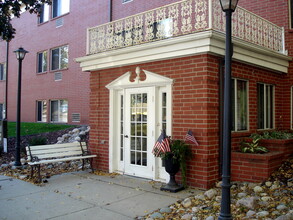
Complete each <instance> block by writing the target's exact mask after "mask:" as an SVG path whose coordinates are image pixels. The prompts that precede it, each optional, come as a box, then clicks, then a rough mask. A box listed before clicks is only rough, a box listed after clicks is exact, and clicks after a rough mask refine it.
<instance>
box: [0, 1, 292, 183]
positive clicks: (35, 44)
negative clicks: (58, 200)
mask: <svg viewBox="0 0 293 220" xmlns="http://www.w3.org/2000/svg"><path fill="white" fill-rule="evenodd" d="M78 2H79V1H77V0H71V5H70V13H69V14H66V15H64V16H62V18H63V19H64V20H63V22H64V24H63V26H62V27H59V28H56V26H55V25H56V20H57V19H51V20H50V21H48V22H46V23H44V24H41V25H38V24H37V18H36V16H32V15H30V14H28V13H24V14H22V16H21V18H20V19H21V20H14V21H13V24H14V26H15V28H16V29H17V35H16V38H15V39H14V40H13V41H12V42H11V43H10V47H9V48H10V50H9V78H8V79H9V95H8V120H11V121H13V120H15V115H16V82H17V77H16V73H17V65H16V64H17V62H16V59H15V57H14V54H13V52H12V51H13V50H15V49H17V48H18V47H19V46H23V47H24V48H25V49H26V50H29V51H30V53H29V54H28V55H27V57H26V58H25V60H24V62H23V98H22V100H23V103H22V120H23V121H35V120H36V118H35V117H36V103H35V102H36V100H48V101H49V100H52V99H66V100H68V113H69V114H68V115H69V118H68V123H71V121H72V120H71V115H72V113H81V117H82V120H81V121H80V124H87V123H89V124H90V126H91V132H90V148H91V151H92V152H93V153H96V154H98V158H97V159H96V160H95V161H94V166H95V167H96V168H98V169H101V170H105V171H108V170H109V167H110V160H111V158H110V152H109V151H110V147H111V146H109V141H108V140H109V139H110V138H111V137H109V132H110V131H109V126H110V124H109V123H110V122H109V118H110V113H109V111H110V103H109V95H110V93H109V90H108V89H107V88H106V87H105V86H106V85H107V84H109V83H111V82H112V81H114V80H115V79H117V78H118V77H120V76H122V75H123V74H125V73H126V72H127V71H129V70H133V69H135V68H136V67H137V66H139V67H140V68H141V69H145V70H148V71H151V72H153V73H156V74H158V75H162V76H165V77H168V78H170V79H173V80H174V84H173V87H172V98H173V100H172V122H171V123H172V134H170V135H172V137H173V138H179V139H182V137H183V136H184V135H185V134H186V131H187V130H188V129H191V130H192V131H193V133H194V135H195V137H196V139H197V140H198V142H199V143H200V145H199V146H195V145H193V146H192V151H193V158H192V160H191V161H190V162H189V163H188V170H187V173H188V176H187V182H188V184H189V185H192V186H196V187H200V188H209V187H211V186H212V185H213V184H214V183H215V182H216V181H217V180H219V179H220V149H221V148H220V126H221V125H220V103H221V100H220V95H219V94H220V91H221V89H220V75H221V73H222V68H223V67H222V60H223V57H221V56H219V55H214V54H212V53H201V54H198V55H192V56H187V57H182V58H174V59H165V60H161V61H153V62H141V63H139V64H135V65H122V66H121V67H117V68H107V69H103V70H99V71H92V72H91V73H84V72H82V71H81V68H80V67H79V64H77V63H76V62H75V60H74V59H75V58H77V57H82V56H85V54H86V28H88V27H93V26H97V25H99V24H103V23H107V22H109V21H110V20H111V18H110V11H109V9H110V8H109V7H110V6H109V2H107V1H93V0H86V1H83V3H82V4H83V6H82V10H81V7H80V4H79V3H78ZM173 2H177V1H175V0H168V1H164V2H163V1H156V0H152V1H145V2H143V4H142V2H141V1H137V0H133V1H131V2H130V3H126V4H122V0H113V1H112V7H113V8H112V12H111V14H112V20H117V19H121V18H124V17H126V16H130V15H133V14H136V13H140V12H144V11H147V10H150V9H152V8H157V7H160V6H162V5H165V4H169V3H173ZM239 5H240V6H242V7H244V8H246V9H248V10H250V11H252V12H254V13H256V14H258V15H260V16H262V17H264V18H266V19H268V20H269V21H271V22H273V23H276V24H277V25H279V26H283V27H284V28H285V38H286V49H287V50H288V54H289V56H292V55H293V48H292V47H293V37H292V34H293V32H292V30H291V29H290V28H289V10H288V1H287V0H282V1H281V0H280V1H273V0H270V1H267V0H266V1H265V0H263V1H257V2H256V1H254V2H253V3H251V1H239ZM23 24H30V26H29V27H26V26H24V25H23ZM28 30H29V31H28ZM32 33H33V34H32ZM62 45H69V67H68V69H66V70H62V73H63V79H62V81H58V82H56V81H54V72H55V71H47V72H46V73H44V74H36V54H37V52H40V51H43V50H47V51H48V52H49V50H50V49H51V48H54V47H57V46H62ZM0 50H1V54H0V63H4V62H5V58H6V57H5V53H2V51H5V50H6V44H5V42H0ZM48 61H49V60H48ZM292 71H293V68H292V62H290V68H289V71H288V74H282V73H277V72H274V71H271V70H268V69H265V68H260V67H256V66H254V65H249V64H247V63H243V62H239V61H235V60H233V64H232V75H233V77H234V78H237V79H244V80H247V81H248V86H249V88H248V91H249V94H248V97H249V101H248V104H249V106H248V109H249V117H248V118H249V130H248V131H245V132H233V133H232V149H233V150H238V149H239V143H240V141H241V140H242V139H243V138H244V137H247V136H249V135H250V134H251V133H254V132H256V131H257V111H258V109H257V83H266V84H271V85H274V86H275V96H274V97H275V99H274V101H275V103H274V107H275V114H274V127H275V128H276V129H286V130H289V129H291V123H290V121H291V116H290V112H291V111H292V110H291V102H290V100H291V86H292V84H293V78H292V77H293V76H292V75H293V72H292ZM4 86H5V82H4V81H2V82H1V81H0V93H1V94H4ZM0 103H3V96H0ZM88 115H89V117H88ZM48 120H49V113H48ZM235 158H238V160H239V161H236V162H233V164H232V179H233V180H252V175H253V173H257V175H258V176H259V177H262V176H263V177H265V176H267V175H268V174H269V173H270V172H271V171H273V170H274V169H275V168H276V167H277V164H278V163H280V162H281V161H280V157H277V156H275V154H274V153H272V154H271V155H267V156H264V157H262V156H260V157H255V156H247V157H242V156H241V155H238V154H237V153H236V154H233V155H232V159H235ZM259 161H272V163H273V164H274V165H273V166H270V167H262V165H260V162H259ZM243 167H252V168H251V169H250V171H248V172H247V173H241V172H240V171H241V170H242V168H243ZM256 167H258V168H256ZM245 172H246V171H245ZM254 180H255V179H254ZM257 180H259V181H260V180H261V178H260V179H257Z"/></svg>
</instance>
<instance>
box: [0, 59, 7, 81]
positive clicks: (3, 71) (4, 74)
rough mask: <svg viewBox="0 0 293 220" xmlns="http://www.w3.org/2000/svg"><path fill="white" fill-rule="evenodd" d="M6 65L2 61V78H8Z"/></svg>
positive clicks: (0, 76)
mask: <svg viewBox="0 0 293 220" xmlns="http://www.w3.org/2000/svg"><path fill="white" fill-rule="evenodd" d="M5 72H6V65H5V64H4V63H0V80H5V79H6V73H5Z"/></svg>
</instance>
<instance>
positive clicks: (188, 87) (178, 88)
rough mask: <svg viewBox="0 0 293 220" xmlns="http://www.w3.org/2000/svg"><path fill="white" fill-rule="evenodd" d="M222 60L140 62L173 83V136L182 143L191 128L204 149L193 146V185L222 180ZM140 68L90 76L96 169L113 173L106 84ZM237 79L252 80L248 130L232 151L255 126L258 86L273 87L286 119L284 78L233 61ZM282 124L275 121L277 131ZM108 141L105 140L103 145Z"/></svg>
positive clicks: (203, 57) (238, 136) (235, 140)
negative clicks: (220, 124)
mask: <svg viewBox="0 0 293 220" xmlns="http://www.w3.org/2000/svg"><path fill="white" fill-rule="evenodd" d="M220 60H221V58H220V57H217V56H213V55H209V54H202V55H197V56H191V57H185V58H178V59H170V60H164V61H158V62H150V63H144V64H139V65H138V66H139V67H140V68H142V69H146V70H148V71H151V72H154V73H157V74H161V75H163V76H166V77H169V78H172V79H174V80H175V83H174V85H173V109H172V110H173V115H172V128H173V130H172V137H174V138H179V139H182V138H183V137H184V135H185V134H186V131H187V129H192V130H193V132H194V135H195V137H196V139H197V140H198V142H199V143H200V146H198V147H196V146H192V150H193V155H194V157H193V159H192V160H191V161H190V162H189V163H188V176H187V181H188V183H189V184H190V185H192V186H197V187H201V188H209V187H211V186H212V185H213V183H214V182H215V181H217V180H218V179H219V148H220V146H219V123H220V122H219V68H220V67H219V63H220ZM135 67H136V66H124V67H119V68H114V69H107V70H101V71H98V72H93V73H91V79H90V88H91V95H90V125H91V128H92V130H91V138H90V147H91V149H92V151H93V152H95V153H97V154H98V155H99V159H98V160H97V161H98V163H97V164H96V167H97V168H98V169H102V170H108V169H109V159H108V158H109V145H108V140H109V130H108V128H109V91H108V89H106V88H105V85H107V84H108V83H110V82H112V81H113V80H115V79H116V78H118V77H119V76H121V75H122V74H124V73H125V72H127V71H129V70H134V69H135ZM232 71H233V77H236V78H241V79H246V80H249V124H250V130H249V131H248V132H236V133H234V134H233V149H234V150H236V149H238V147H239V142H240V141H241V139H242V138H243V137H246V136H248V135H249V134H250V133H252V132H255V131H256V128H257V101H256V85H257V83H258V82H261V83H267V84H273V85H275V93H276V103H275V108H276V119H278V118H280V116H282V111H281V109H282V104H283V100H282V91H283V90H282V89H281V87H282V84H281V80H280V79H282V78H283V75H281V74H279V73H274V72H270V71H268V70H264V69H260V68H257V67H253V66H249V65H246V64H242V63H239V62H236V61H234V62H233V67H232ZM282 124H283V121H282V120H276V127H279V126H280V125H282ZM104 140H106V142H105V143H104Z"/></svg>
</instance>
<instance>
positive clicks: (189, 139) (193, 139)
mask: <svg viewBox="0 0 293 220" xmlns="http://www.w3.org/2000/svg"><path fill="white" fill-rule="evenodd" d="M185 141H191V142H192V143H194V144H195V145H196V146H198V145H199V144H198V142H197V141H196V140H195V137H194V136H193V134H192V131H191V130H188V131H187V134H186V136H185Z"/></svg>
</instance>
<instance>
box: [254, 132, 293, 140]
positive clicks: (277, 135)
mask: <svg viewBox="0 0 293 220" xmlns="http://www.w3.org/2000/svg"><path fill="white" fill-rule="evenodd" d="M250 137H251V138H259V139H292V138H293V133H291V132H288V131H265V132H263V133H262V134H257V133H254V134H251V136H250Z"/></svg>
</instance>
